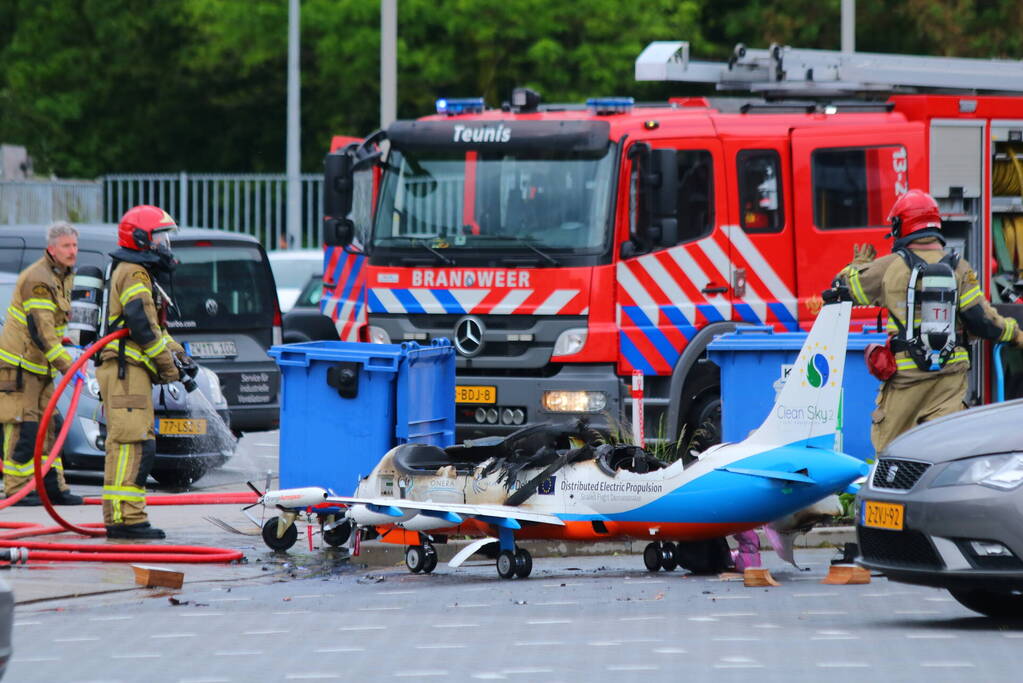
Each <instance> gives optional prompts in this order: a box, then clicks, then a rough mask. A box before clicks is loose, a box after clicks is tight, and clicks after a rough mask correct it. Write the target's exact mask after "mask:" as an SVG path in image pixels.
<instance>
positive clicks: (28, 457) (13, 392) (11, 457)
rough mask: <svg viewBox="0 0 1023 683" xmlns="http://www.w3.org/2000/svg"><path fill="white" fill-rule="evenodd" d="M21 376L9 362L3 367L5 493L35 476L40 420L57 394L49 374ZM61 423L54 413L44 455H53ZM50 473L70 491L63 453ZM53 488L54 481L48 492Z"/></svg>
mask: <svg viewBox="0 0 1023 683" xmlns="http://www.w3.org/2000/svg"><path fill="white" fill-rule="evenodd" d="M17 375H18V368H13V367H10V366H6V365H5V366H3V367H2V368H0V424H2V425H3V434H2V438H3V461H4V465H3V468H4V493H5V494H6V495H8V496H12V495H14V494H15V493H17V492H18V491H20V490H21V488H22V487H23V486H25V485H26V484H27V483H28V482H29V481H31V480H32V478H33V477H34V476H35V463H34V462H33V459H32V454H33V452H34V451H35V445H36V435H37V434H38V433H39V420H40V419H41V418H42V415H43V411H44V410H46V404H47V403H49V401H50V397H51V396H52V395H53V382H52V381H51V380H50V378H49V377H48V376H45V375H37V374H35V373H33V372H28V371H26V370H22V371H21V379H20V382H19V381H18V377H17ZM19 385H20V388H19ZM61 424H62V420H61V418H60V415H58V414H57V413H56V412H54V413H53V416H52V417H51V419H50V424H49V425H48V427H47V430H46V441H45V443H44V446H43V457H44V458H45V457H47V456H48V455H49V454H50V449H51V448H52V447H53V442H54V441H55V439H56V435H57V432H58V431H59V429H60V426H61ZM50 472H51V474H49V475H48V477H50V478H52V477H54V476H55V477H56V482H57V487H58V488H59V489H60V490H61V491H65V492H66V491H68V485H67V483H66V482H65V481H64V464H63V463H62V462H61V459H60V456H57V458H56V460H54V461H53V467H51V468H50ZM52 490H53V489H52V482H50V483H48V485H47V491H52Z"/></svg>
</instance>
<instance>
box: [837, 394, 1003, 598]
mask: <svg viewBox="0 0 1023 683" xmlns="http://www.w3.org/2000/svg"><path fill="white" fill-rule="evenodd" d="M1021 422H1023V400H1015V401H1010V402H1008V403H995V404H991V405H987V406H984V407H981V408H973V409H970V410H966V411H962V412H959V413H956V414H954V415H949V416H947V417H943V418H940V419H938V420H934V421H933V422H927V423H925V424H923V425H920V426H919V427H916V428H915V429H912V430H910V431H908V432H906V433H905V434H903V435H902V436H900V437H899V438H897V439H895V440H894V441H892V442H891V444H889V446H888V447H887V448H886V449H885V450H884V451H882V452H881V453H880V454H879V456H878V458H877V462H876V463H875V464H874V466H873V468H872V469H871V472H870V476H869V478H868V480H867V482H866V483H865V484H864V485H863V486H862V488H861V489H860V492H859V494H857V498H856V510H857V524H856V532H857V536H858V540H859V550H860V554H861V556H860V557H859V558H858V559H857V561H858V562H859V563H860V564H862V565H863V566H865V567H867V568H869V569H872V570H876V571H879V572H882V573H883V574H884V575H885V576H887V577H888V578H889V579H890V580H892V581H902V582H904V583H914V584H921V585H925V586H937V587H939V588H946V589H948V590H949V592H951V594H952V596H953V597H954V598H955V599H956V600H958V601H959V602H960V603H962V604H963V605H964V606H965V607H968V608H969V609H971V610H974V611H976V612H980V613H981V614H986V615H988V616H993V617H1015V618H1023V437H1021V436H1020V428H1019V425H1020V423H1021Z"/></svg>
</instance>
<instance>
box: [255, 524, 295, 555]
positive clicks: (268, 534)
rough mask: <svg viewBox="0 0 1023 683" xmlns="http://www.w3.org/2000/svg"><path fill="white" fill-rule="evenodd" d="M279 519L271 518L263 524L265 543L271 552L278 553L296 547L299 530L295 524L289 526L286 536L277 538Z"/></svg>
mask: <svg viewBox="0 0 1023 683" xmlns="http://www.w3.org/2000/svg"><path fill="white" fill-rule="evenodd" d="M278 519H279V517H271V518H270V519H268V520H266V523H265V524H263V543H266V545H267V547H268V548H270V550H275V551H277V552H284V551H285V550H287V549H288V548H290V547H291V546H293V545H295V541H297V540H298V529H297V528H296V527H295V525H294V524H289V525H288V528H287V529H285V530H284V535H283V536H281V537H280V538H278V537H277V520H278Z"/></svg>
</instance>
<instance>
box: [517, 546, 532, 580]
mask: <svg viewBox="0 0 1023 683" xmlns="http://www.w3.org/2000/svg"><path fill="white" fill-rule="evenodd" d="M532 571H533V556H532V555H531V554H530V553H529V551H528V550H526V549H525V548H519V549H518V550H516V551H515V576H517V577H519V578H520V579H524V578H526V577H527V576H529V574H530V572H532Z"/></svg>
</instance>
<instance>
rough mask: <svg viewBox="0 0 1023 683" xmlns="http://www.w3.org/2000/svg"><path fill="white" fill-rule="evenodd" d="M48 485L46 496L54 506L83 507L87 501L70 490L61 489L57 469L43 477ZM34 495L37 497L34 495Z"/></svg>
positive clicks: (52, 469) (51, 470)
mask: <svg viewBox="0 0 1023 683" xmlns="http://www.w3.org/2000/svg"><path fill="white" fill-rule="evenodd" d="M43 483H44V484H45V485H46V495H47V497H48V498H49V499H50V502H51V503H53V504H54V505H81V504H82V503H84V502H85V501H84V500H83V499H82V497H81V496H76V495H75V494H73V493H71V491H70V489H62V488H60V481H59V479H58V478H57V468H55V467H54V468H51V469H50V471H49V472H47V473H46V476H45V477H43ZM32 495H35V494H34V493H33V494H32Z"/></svg>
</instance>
